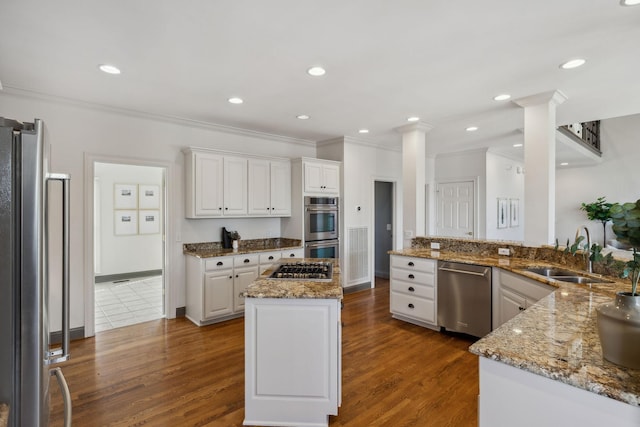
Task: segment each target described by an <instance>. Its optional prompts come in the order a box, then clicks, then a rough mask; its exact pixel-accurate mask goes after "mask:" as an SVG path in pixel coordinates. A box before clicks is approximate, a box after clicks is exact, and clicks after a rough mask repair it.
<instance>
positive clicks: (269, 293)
mask: <svg viewBox="0 0 640 427" xmlns="http://www.w3.org/2000/svg"><path fill="white" fill-rule="evenodd" d="M300 261H304V262H332V263H333V277H332V280H331V281H330V282H317V281H313V280H295V279H293V280H279V279H269V278H268V276H269V275H270V274H271V272H272V270H271V269H270V270H267V271H265V272H264V273H263V274H262V275H261V276H260V277H258V278H257V279H256V280H255V281H254V282H253V283H251V284H250V285H249V286H248V287H247V289H246V290H245V291H244V292H243V293H242V296H244V297H245V298H301V299H302V298H316V299H342V295H343V294H342V282H341V281H340V264H339V261H338V260H337V259H334V258H287V259H284V260H280V261H279V262H278V263H276V264H274V265H273V269H275V268H277V266H278V265H280V264H283V263H293V262H300Z"/></svg>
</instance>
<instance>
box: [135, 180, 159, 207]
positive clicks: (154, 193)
mask: <svg viewBox="0 0 640 427" xmlns="http://www.w3.org/2000/svg"><path fill="white" fill-rule="evenodd" d="M159 208H160V186H158V185H145V184H140V185H139V186H138V209H159Z"/></svg>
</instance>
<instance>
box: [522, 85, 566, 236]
mask: <svg viewBox="0 0 640 427" xmlns="http://www.w3.org/2000/svg"><path fill="white" fill-rule="evenodd" d="M566 99H567V97H566V95H564V94H563V93H562V92H560V91H551V92H546V93H541V94H538V95H533V96H529V97H526V98H521V99H518V100H515V101H514V102H515V103H516V104H518V105H519V106H521V107H523V108H524V168H525V176H524V218H525V221H524V243H525V245H543V244H553V243H554V242H555V213H556V203H555V201H556V106H557V105H560V104H562V103H563V102H564V101H566Z"/></svg>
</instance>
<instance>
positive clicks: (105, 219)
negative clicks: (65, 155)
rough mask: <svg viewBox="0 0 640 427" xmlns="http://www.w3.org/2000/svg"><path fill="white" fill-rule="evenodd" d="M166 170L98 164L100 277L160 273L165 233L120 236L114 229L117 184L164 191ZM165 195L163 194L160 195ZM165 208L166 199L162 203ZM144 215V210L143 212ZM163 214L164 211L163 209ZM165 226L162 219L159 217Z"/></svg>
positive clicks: (95, 171) (98, 262)
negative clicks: (149, 272) (150, 186)
mask: <svg viewBox="0 0 640 427" xmlns="http://www.w3.org/2000/svg"><path fill="white" fill-rule="evenodd" d="M162 172H163V171H162V169H161V168H154V167H148V166H132V165H121V164H111V163H98V164H96V165H95V169H94V176H95V177H96V178H97V181H96V183H97V185H99V194H97V195H96V196H95V198H96V199H97V200H98V203H99V205H98V206H99V221H98V222H99V227H100V235H99V237H98V238H97V239H96V245H95V251H96V252H95V257H96V262H97V267H99V270H96V274H97V275H110V274H120V273H132V272H138V271H149V270H160V269H162V268H163V265H162V234H161V230H160V231H159V232H158V233H157V234H134V235H125V236H121V235H116V234H115V232H114V231H115V227H114V224H115V222H114V213H115V211H114V185H115V184H146V185H156V186H158V188H159V189H161V188H162ZM160 195H161V196H162V191H161V192H160ZM160 203H161V204H160V206H162V200H161V201H160ZM140 212H143V211H140ZM160 212H162V211H161V210H160ZM159 220H160V223H162V221H163V218H162V216H161V217H160V218H159Z"/></svg>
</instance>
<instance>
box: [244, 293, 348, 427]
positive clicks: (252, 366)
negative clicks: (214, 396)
mask: <svg viewBox="0 0 640 427" xmlns="http://www.w3.org/2000/svg"><path fill="white" fill-rule="evenodd" d="M340 302H341V300H340V299H312V298H301V299H295V298H247V301H246V313H245V334H244V336H245V356H244V358H245V408H244V413H245V418H244V422H243V425H247V426H316V427H319V426H328V424H329V415H337V414H338V407H339V406H340V403H341V362H340V360H341V351H342V344H341V341H342V337H341V334H342V331H341V328H342V326H341V322H340V319H341V314H340Z"/></svg>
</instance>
